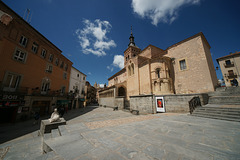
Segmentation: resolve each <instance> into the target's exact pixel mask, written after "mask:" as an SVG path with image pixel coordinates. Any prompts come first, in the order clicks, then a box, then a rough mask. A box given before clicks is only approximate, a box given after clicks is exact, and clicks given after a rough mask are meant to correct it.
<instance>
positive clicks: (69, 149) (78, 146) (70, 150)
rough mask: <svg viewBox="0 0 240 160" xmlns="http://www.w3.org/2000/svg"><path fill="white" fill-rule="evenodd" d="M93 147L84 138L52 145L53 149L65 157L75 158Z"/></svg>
mask: <svg viewBox="0 0 240 160" xmlns="http://www.w3.org/2000/svg"><path fill="white" fill-rule="evenodd" d="M93 148H94V147H93V146H92V145H91V144H90V143H89V142H87V141H86V140H84V139H81V140H78V141H73V142H70V143H65V144H64V145H60V146H55V147H53V148H52V149H53V151H54V152H56V153H57V154H58V155H60V156H61V157H63V158H65V159H75V158H77V157H80V156H81V155H84V154H86V153H87V152H88V151H89V150H91V149H93Z"/></svg>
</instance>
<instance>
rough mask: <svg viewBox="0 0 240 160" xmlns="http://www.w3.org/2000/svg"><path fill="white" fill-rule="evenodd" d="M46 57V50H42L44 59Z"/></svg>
mask: <svg viewBox="0 0 240 160" xmlns="http://www.w3.org/2000/svg"><path fill="white" fill-rule="evenodd" d="M46 55H47V51H46V49H42V52H41V56H42V58H46Z"/></svg>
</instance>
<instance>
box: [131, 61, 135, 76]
mask: <svg viewBox="0 0 240 160" xmlns="http://www.w3.org/2000/svg"><path fill="white" fill-rule="evenodd" d="M133 74H134V64H133V63H132V64H131V75H133Z"/></svg>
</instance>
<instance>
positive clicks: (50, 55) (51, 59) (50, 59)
mask: <svg viewBox="0 0 240 160" xmlns="http://www.w3.org/2000/svg"><path fill="white" fill-rule="evenodd" d="M48 60H49V61H50V62H52V61H53V54H49V58H48Z"/></svg>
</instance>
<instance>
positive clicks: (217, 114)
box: [192, 112, 240, 120]
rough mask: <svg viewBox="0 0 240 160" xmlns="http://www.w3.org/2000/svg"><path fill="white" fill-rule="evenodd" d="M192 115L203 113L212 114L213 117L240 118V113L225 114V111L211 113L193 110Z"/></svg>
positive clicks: (204, 114)
mask: <svg viewBox="0 0 240 160" xmlns="http://www.w3.org/2000/svg"><path fill="white" fill-rule="evenodd" d="M192 115H203V116H211V117H224V118H231V119H239V120H240V115H239V114H235V115H232V114H224V113H210V112H193V114H192Z"/></svg>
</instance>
